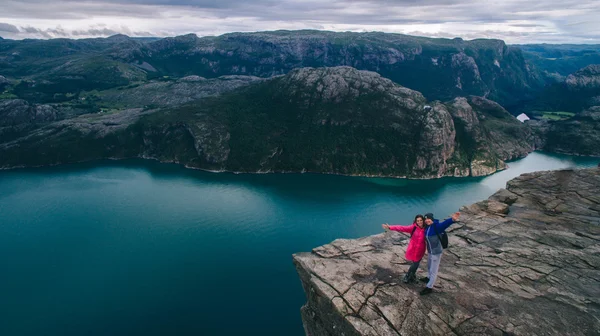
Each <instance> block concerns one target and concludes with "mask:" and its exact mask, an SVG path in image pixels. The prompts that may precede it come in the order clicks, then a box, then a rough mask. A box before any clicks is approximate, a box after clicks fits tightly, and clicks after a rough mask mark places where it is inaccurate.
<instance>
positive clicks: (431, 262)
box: [421, 212, 460, 295]
mask: <svg viewBox="0 0 600 336" xmlns="http://www.w3.org/2000/svg"><path fill="white" fill-rule="evenodd" d="M459 217H460V212H456V213H454V214H452V217H450V218H448V219H446V220H444V221H443V222H441V223H440V222H439V221H438V220H437V219H433V214H432V213H427V214H425V225H427V228H426V229H425V242H426V244H427V273H428V277H427V278H423V279H421V280H422V281H424V282H427V287H425V288H423V290H422V291H421V295H425V294H429V293H431V292H433V285H434V284H435V280H436V278H437V275H438V269H439V268H440V261H441V260H442V253H443V252H444V248H443V247H442V242H441V241H440V239H442V234H443V233H444V232H445V231H446V229H447V228H448V227H450V225H452V223H454V222H456V221H458V218H459Z"/></svg>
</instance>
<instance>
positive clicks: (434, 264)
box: [427, 253, 442, 288]
mask: <svg viewBox="0 0 600 336" xmlns="http://www.w3.org/2000/svg"><path fill="white" fill-rule="evenodd" d="M440 261H442V254H441V253H440V254H428V255H427V273H428V274H429V282H428V283H427V287H429V288H433V284H435V279H436V278H437V275H438V269H439V268H440Z"/></svg>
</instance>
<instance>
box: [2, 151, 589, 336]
mask: <svg viewBox="0 0 600 336" xmlns="http://www.w3.org/2000/svg"><path fill="white" fill-rule="evenodd" d="M599 161H600V159H597V158H596V159H591V158H581V157H569V156H561V155H548V154H543V153H533V154H531V155H530V156H528V157H527V158H525V159H522V160H519V161H515V162H512V163H510V168H509V169H508V170H506V171H503V172H500V173H497V174H495V175H492V176H490V177H486V178H466V179H457V178H446V179H440V180H426V181H414V180H408V181H407V180H395V179H368V178H357V177H343V176H331V175H315V174H284V175H235V174H214V173H208V172H202V171H193V170H188V169H184V168H181V167H179V166H176V165H168V164H159V163H155V162H149V161H142V160H134V161H120V162H100V163H93V164H92V163H89V164H77V165H69V166H60V167H50V168H39V169H20V170H13V171H0V272H1V273H0V300H1V304H0V335H61V336H67V335H248V334H253V335H303V329H302V323H301V320H300V313H299V309H300V307H301V306H302V304H303V303H304V302H305V298H304V293H303V291H302V288H301V285H300V281H299V280H298V277H297V274H296V271H295V269H294V267H293V264H292V258H291V255H292V253H294V252H299V251H309V250H310V249H311V248H313V247H316V246H319V245H322V244H325V243H328V242H330V241H332V240H334V239H336V238H355V237H360V236H365V235H370V234H374V233H378V232H380V231H381V227H380V224H381V223H384V222H389V223H409V221H410V220H411V219H412V218H413V216H414V215H415V214H416V213H424V212H428V211H432V212H434V213H435V214H436V216H437V217H440V218H441V217H444V216H446V215H448V214H450V213H451V212H453V211H455V210H457V209H458V208H459V207H460V206H461V205H465V204H470V203H473V202H475V201H479V200H482V199H485V198H487V197H488V196H490V195H491V194H492V193H493V192H495V191H496V190H497V189H498V188H500V187H503V186H504V185H505V183H506V181H507V180H509V179H511V178H512V177H515V176H517V175H519V174H521V173H524V172H530V171H535V170H549V169H559V168H566V167H586V166H596V165H597V164H598V162H599Z"/></svg>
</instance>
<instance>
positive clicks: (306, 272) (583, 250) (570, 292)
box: [293, 169, 600, 336]
mask: <svg viewBox="0 0 600 336" xmlns="http://www.w3.org/2000/svg"><path fill="white" fill-rule="evenodd" d="M598 190H600V169H585V170H575V171H573V170H564V171H551V172H536V173H531V174H524V175H521V176H520V177H517V178H515V179H513V180H511V181H509V182H508V183H507V189H501V190H500V191H498V192H497V193H496V194H494V195H493V196H491V197H490V198H489V199H488V200H485V201H482V202H479V203H476V204H473V205H470V206H466V207H463V208H462V209H461V212H462V215H461V220H460V222H459V223H456V224H454V225H453V226H452V227H451V232H450V233H449V238H450V245H449V248H448V249H446V250H445V252H444V256H443V258H442V263H441V268H440V277H439V278H438V282H437V283H436V287H435V289H434V293H433V294H430V295H428V296H419V293H418V291H419V290H420V289H421V288H422V285H413V284H403V283H402V282H401V277H402V275H403V273H404V271H406V269H407V268H408V264H409V263H408V262H405V260H404V257H403V256H404V251H405V249H406V246H407V242H408V240H407V238H406V236H403V235H401V234H399V233H395V232H390V233H385V234H378V235H374V236H370V237H365V238H360V239H355V240H348V239H338V240H335V241H333V242H332V243H330V244H327V245H324V246H321V247H318V248H315V249H313V251H312V252H310V253H298V254H295V255H294V258H293V259H294V264H295V266H296V268H297V270H298V274H299V275H300V279H301V280H302V286H303V288H304V291H305V293H306V296H307V303H306V305H305V306H304V307H302V309H301V315H302V320H303V322H304V328H305V331H306V334H307V335H320V336H326V335H413V334H418V335H474V334H476V335H594V334H596V333H597V331H598V330H600V284H599V281H600V280H599V279H600V206H599V205H600V197H598V192H597V191H598ZM426 268H427V265H426V263H425V265H422V266H421V269H422V270H421V271H420V272H421V273H423V274H424V271H423V270H424V269H426Z"/></svg>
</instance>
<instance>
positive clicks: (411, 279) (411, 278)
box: [408, 273, 419, 284]
mask: <svg viewBox="0 0 600 336" xmlns="http://www.w3.org/2000/svg"><path fill="white" fill-rule="evenodd" d="M408 282H410V283H413V284H414V283H417V282H419V281H418V280H417V275H416V274H415V273H410V274H409V277H408Z"/></svg>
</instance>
